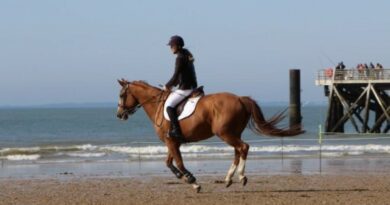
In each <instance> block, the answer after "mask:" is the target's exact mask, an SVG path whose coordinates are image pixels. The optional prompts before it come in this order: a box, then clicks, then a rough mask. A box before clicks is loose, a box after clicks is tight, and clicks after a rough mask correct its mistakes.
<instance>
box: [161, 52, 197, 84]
mask: <svg viewBox="0 0 390 205" xmlns="http://www.w3.org/2000/svg"><path fill="white" fill-rule="evenodd" d="M177 85H179V89H181V90H188V89H195V88H197V87H198V83H197V81H196V73H195V67H194V57H193V56H192V54H191V53H190V51H188V50H187V49H185V48H183V49H181V50H180V51H178V53H177V57H176V63H175V72H174V74H173V76H172V78H171V79H170V80H169V81H168V83H167V84H165V86H166V87H167V88H172V87H173V86H177Z"/></svg>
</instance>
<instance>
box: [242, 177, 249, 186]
mask: <svg viewBox="0 0 390 205" xmlns="http://www.w3.org/2000/svg"><path fill="white" fill-rule="evenodd" d="M241 183H242V186H245V185H246V183H248V178H246V177H244V178H242V179H241Z"/></svg>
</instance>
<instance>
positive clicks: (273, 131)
mask: <svg viewBox="0 0 390 205" xmlns="http://www.w3.org/2000/svg"><path fill="white" fill-rule="evenodd" d="M240 101H241V102H242V104H243V105H244V106H245V108H246V110H247V111H248V113H249V114H250V116H251V118H250V121H249V128H250V129H251V130H252V131H253V132H254V133H256V134H258V135H261V134H264V135H268V136H277V137H287V136H295V135H299V134H301V133H304V132H305V131H303V130H302V129H301V125H297V126H294V127H291V128H278V127H276V125H277V124H278V123H279V122H280V121H282V120H283V119H284V118H285V116H284V113H285V111H283V112H280V113H277V114H275V115H274V116H273V117H272V118H271V119H269V120H268V121H267V120H266V119H265V118H264V115H263V112H262V111H261V108H260V106H259V105H258V104H257V103H256V101H255V100H253V99H252V98H250V97H240Z"/></svg>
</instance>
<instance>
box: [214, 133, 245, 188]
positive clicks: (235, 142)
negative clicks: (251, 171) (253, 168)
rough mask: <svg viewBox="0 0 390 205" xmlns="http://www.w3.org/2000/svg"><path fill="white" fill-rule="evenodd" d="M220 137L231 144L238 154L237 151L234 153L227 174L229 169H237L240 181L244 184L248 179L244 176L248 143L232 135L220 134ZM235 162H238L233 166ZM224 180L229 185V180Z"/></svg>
mask: <svg viewBox="0 0 390 205" xmlns="http://www.w3.org/2000/svg"><path fill="white" fill-rule="evenodd" d="M220 137H221V138H222V139H223V140H224V141H225V142H227V143H228V144H229V145H231V146H233V147H234V150H235V152H238V155H237V153H236V155H235V156H236V158H235V160H234V163H233V165H232V167H231V168H230V169H229V172H228V176H230V175H229V174H230V171H231V170H233V169H234V170H235V169H237V172H238V177H239V179H240V182H241V183H242V184H243V185H244V186H245V185H246V183H247V181H248V179H247V178H246V176H245V164H246V158H247V156H248V151H249V145H248V144H247V143H245V142H243V141H242V140H241V138H240V137H234V136H230V135H225V136H220ZM237 156H239V157H237ZM237 158H238V159H237ZM237 161H238V162H237ZM235 163H238V165H236V166H237V167H236V168H234V164H235ZM228 176H227V177H226V179H229V178H228ZM231 176H233V174H231ZM230 180H231V177H230ZM226 182H227V183H228V184H227V185H229V183H231V182H228V181H227V180H226ZM229 186H230V185H229Z"/></svg>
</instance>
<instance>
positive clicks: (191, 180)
mask: <svg viewBox="0 0 390 205" xmlns="http://www.w3.org/2000/svg"><path fill="white" fill-rule="evenodd" d="M168 149H169V152H170V153H171V155H172V157H173V159H174V160H175V162H176V166H177V168H179V170H180V172H181V173H182V174H183V175H184V177H185V179H186V182H187V183H188V184H192V187H193V188H194V189H196V191H197V192H199V191H200V189H201V186H200V185H199V184H198V183H196V178H195V177H194V175H192V173H191V172H189V171H188V170H187V169H186V168H185V167H184V163H183V159H182V157H181V153H180V149H179V145H176V144H175V145H173V146H168Z"/></svg>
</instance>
